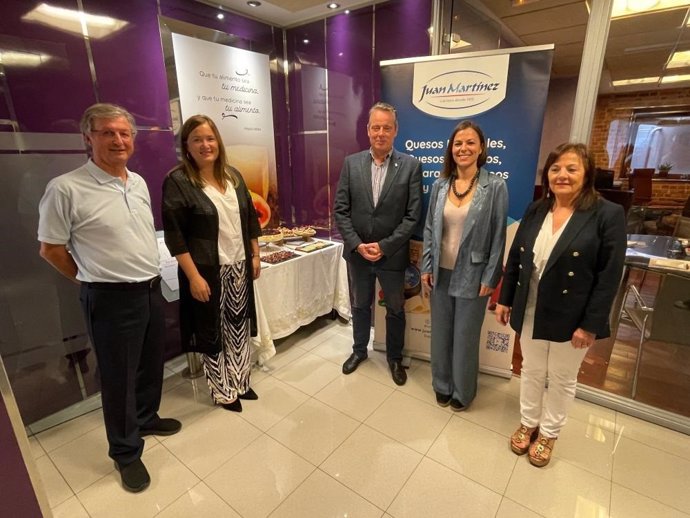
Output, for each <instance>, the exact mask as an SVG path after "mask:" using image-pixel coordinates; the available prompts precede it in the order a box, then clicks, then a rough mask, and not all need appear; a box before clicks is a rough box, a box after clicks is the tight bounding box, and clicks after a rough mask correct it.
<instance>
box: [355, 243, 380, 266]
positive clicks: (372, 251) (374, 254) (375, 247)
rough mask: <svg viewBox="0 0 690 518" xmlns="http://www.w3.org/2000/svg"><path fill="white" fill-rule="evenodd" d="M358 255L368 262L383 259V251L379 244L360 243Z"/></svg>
mask: <svg viewBox="0 0 690 518" xmlns="http://www.w3.org/2000/svg"><path fill="white" fill-rule="evenodd" d="M357 253H358V254H359V255H361V256H362V257H364V258H365V259H366V260H367V261H372V262H373V261H378V260H379V259H381V258H382V257H383V251H382V250H381V247H380V246H379V244H378V243H360V244H359V245H357Z"/></svg>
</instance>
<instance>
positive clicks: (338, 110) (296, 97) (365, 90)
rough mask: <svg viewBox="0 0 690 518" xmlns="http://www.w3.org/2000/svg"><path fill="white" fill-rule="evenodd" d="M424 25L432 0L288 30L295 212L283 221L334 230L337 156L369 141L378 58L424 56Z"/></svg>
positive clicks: (405, 1) (400, 0) (406, 1)
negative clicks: (291, 216) (368, 132)
mask: <svg viewBox="0 0 690 518" xmlns="http://www.w3.org/2000/svg"><path fill="white" fill-rule="evenodd" d="M430 24H431V2H429V1H427V0H391V1H390V2H386V3H383V4H378V5H376V6H369V7H364V8H362V9H358V10H355V11H352V12H350V13H349V14H345V13H342V14H338V15H335V16H332V17H330V18H327V19H325V20H320V21H318V22H313V23H310V24H308V25H304V26H301V27H296V28H293V29H289V30H288V31H287V54H288V60H289V62H290V76H289V84H290V87H289V91H290V99H289V104H290V136H291V148H290V150H291V155H292V162H291V166H292V171H293V174H292V192H291V196H292V206H293V207H294V218H295V220H294V222H293V221H291V220H290V217H289V214H287V213H283V218H284V219H286V220H287V222H288V223H295V224H299V225H303V224H316V225H317V226H319V227H322V228H324V229H327V230H329V231H330V232H331V233H334V232H335V226H334V224H333V220H332V207H333V197H334V195H335V190H336V187H337V183H338V178H339V176H340V169H341V166H342V162H343V159H344V158H345V157H346V156H347V155H349V154H351V153H354V152H356V151H359V150H361V149H366V148H367V147H368V146H369V139H368V138H367V133H366V124H367V120H368V112H369V108H370V107H371V105H372V104H373V103H374V102H376V101H378V100H379V97H380V72H379V61H381V60H386V59H397V58H407V57H416V56H426V55H429V52H430V39H429V35H428V33H427V29H428V28H429V26H430ZM401 27H404V37H401V31H400V28H401ZM305 40H308V41H309V43H305ZM280 195H281V197H285V196H286V193H285V191H281V192H280ZM281 206H282V205H281Z"/></svg>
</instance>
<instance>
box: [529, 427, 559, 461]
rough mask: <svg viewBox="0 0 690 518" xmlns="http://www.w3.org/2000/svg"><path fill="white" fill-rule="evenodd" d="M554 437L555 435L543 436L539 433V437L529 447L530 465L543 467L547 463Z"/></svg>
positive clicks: (551, 451) (554, 441)
mask: <svg viewBox="0 0 690 518" xmlns="http://www.w3.org/2000/svg"><path fill="white" fill-rule="evenodd" d="M556 439H557V437H544V436H543V435H542V434H541V433H539V437H537V440H536V441H535V442H533V443H532V446H531V447H530V449H529V461H530V464H532V466H536V467H538V468H543V467H544V466H546V465H547V464H548V463H549V461H550V460H551V454H552V453H553V447H554V445H555V443H556Z"/></svg>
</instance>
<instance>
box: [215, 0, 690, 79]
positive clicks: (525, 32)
mask: <svg viewBox="0 0 690 518" xmlns="http://www.w3.org/2000/svg"><path fill="white" fill-rule="evenodd" d="M202 1H204V3H209V4H210V3H211V2H209V1H208V0H202ZM216 1H217V2H218V4H221V5H222V6H224V7H225V8H227V9H229V10H232V11H235V12H238V13H241V14H244V15H246V16H250V17H252V18H256V19H259V20H262V21H265V22H267V23H270V24H272V25H276V26H279V27H292V26H296V25H301V24H303V23H306V22H309V21H313V20H316V19H320V18H325V17H327V16H331V15H334V14H337V13H339V12H342V11H344V10H345V9H355V8H359V7H363V6H365V5H371V4H374V3H378V2H377V1H371V0H370V1H363V0H336V1H337V3H338V4H340V7H339V8H338V9H336V10H331V9H328V8H327V7H326V4H327V3H328V0H260V1H261V3H262V5H261V6H259V7H250V6H249V5H247V2H246V0H216ZM378 1H381V0H378ZM429 1H431V0H429ZM590 1H591V0H590ZM214 3H215V2H214ZM218 4H215V5H218ZM454 4H456V8H455V9H454V12H453V16H452V21H451V24H450V33H451V34H450V35H449V36H448V38H452V39H458V38H461V39H462V40H463V43H465V42H468V43H470V44H472V45H470V46H465V47H463V48H462V50H463V51H472V50H485V47H484V46H483V44H482V42H481V41H480V39H481V38H482V37H483V38H484V39H486V38H487V36H486V35H487V33H491V31H492V30H493V31H494V32H495V33H496V38H494V41H491V42H490V43H488V44H489V45H491V47H490V48H496V41H500V42H501V45H502V46H523V45H541V44H548V43H553V44H555V51H554V61H553V76H554V77H577V75H578V73H579V69H580V65H581V60H582V49H583V42H584V38H585V31H586V28H587V20H588V19H589V9H588V5H587V2H586V1H585V0H512V1H511V0H464V1H463V0H455V2H454ZM689 10H690V0H689V1H688V2H687V3H686V5H685V6H684V7H679V8H673V9H669V10H665V11H657V12H652V13H644V14H639V15H635V16H628V17H624V18H616V19H614V20H612V21H611V26H610V29H609V39H608V44H607V46H606V58H605V66H604V70H603V73H602V85H601V88H602V89H603V90H608V91H611V90H612V89H613V87H612V85H611V81H615V80H621V79H633V78H640V77H656V76H661V75H663V74H664V71H665V68H666V64H667V62H668V60H669V58H670V56H671V55H672V53H673V52H674V51H676V50H689V51H690V27H689V26H688V25H686V23H687V22H688V19H689V18H688V17H689V13H688V11H689ZM458 13H459V14H458ZM489 27H491V28H489ZM585 66H586V64H585ZM668 74H674V75H675V74H690V66H687V67H682V68H676V69H673V70H672V71H671V72H668ZM668 74H667V75H668ZM687 84H688V83H681V84H678V83H676V84H671V85H669V86H680V85H682V86H686V85H687ZM656 86H657V85H655V84H651V85H643V86H639V85H638V86H622V87H616V90H623V91H625V90H631V89H640V88H642V89H649V88H656Z"/></svg>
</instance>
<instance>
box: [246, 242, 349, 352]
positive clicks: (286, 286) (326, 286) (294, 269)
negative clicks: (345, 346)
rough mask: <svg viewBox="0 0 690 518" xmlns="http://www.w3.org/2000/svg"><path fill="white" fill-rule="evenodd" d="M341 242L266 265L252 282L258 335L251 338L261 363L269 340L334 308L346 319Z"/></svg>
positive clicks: (270, 346) (346, 293)
mask: <svg viewBox="0 0 690 518" xmlns="http://www.w3.org/2000/svg"><path fill="white" fill-rule="evenodd" d="M342 253H343V244H342V243H335V242H334V243H333V245H332V246H329V247H328V248H323V249H321V250H317V251H315V252H311V253H308V254H301V255H300V256H299V257H296V258H294V259H290V260H289V261H285V262H284V263H279V264H275V265H270V266H269V267H267V268H264V269H262V270H261V275H260V276H259V278H258V279H257V280H256V281H254V294H255V299H256V313H257V327H258V335H257V336H256V337H255V338H254V339H253V340H252V345H253V347H254V349H255V353H256V361H257V362H258V363H259V364H260V365H261V364H263V363H264V362H266V361H267V360H268V359H270V358H271V357H273V356H274V355H275V347H274V345H273V340H275V339H277V338H284V337H286V336H288V335H290V334H292V333H294V332H295V331H296V330H297V329H298V328H299V327H300V326H303V325H306V324H309V323H310V322H313V321H314V320H315V319H316V318H317V317H319V316H321V315H325V314H326V313H329V312H330V311H331V310H333V309H334V310H336V311H337V312H338V313H339V314H340V316H342V317H343V318H346V319H349V318H350V317H351V311H350V295H349V288H348V283H347V266H346V263H345V260H344V259H343V258H342Z"/></svg>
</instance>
